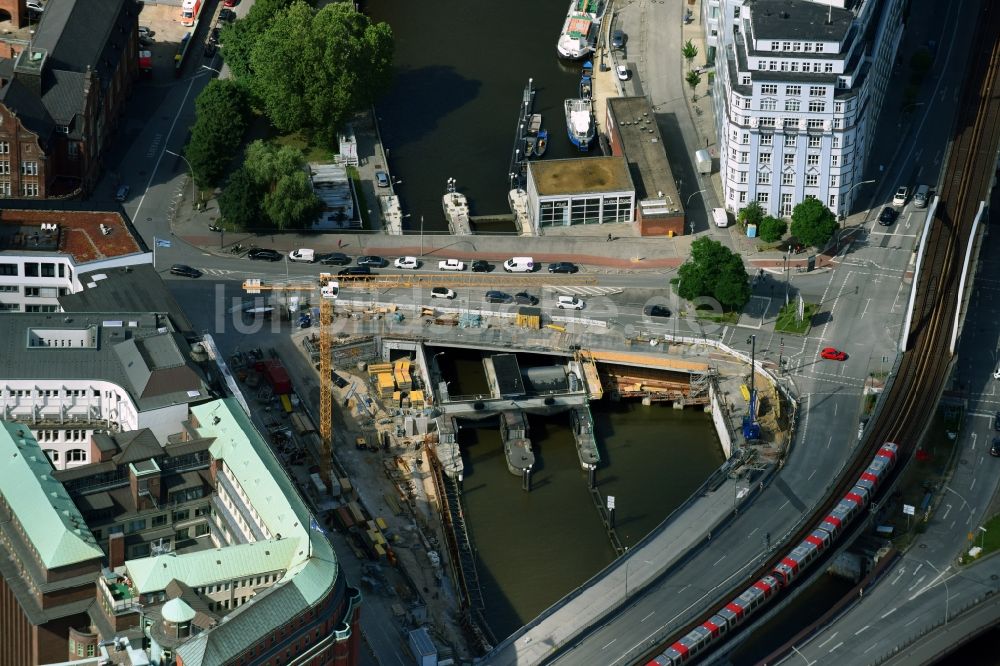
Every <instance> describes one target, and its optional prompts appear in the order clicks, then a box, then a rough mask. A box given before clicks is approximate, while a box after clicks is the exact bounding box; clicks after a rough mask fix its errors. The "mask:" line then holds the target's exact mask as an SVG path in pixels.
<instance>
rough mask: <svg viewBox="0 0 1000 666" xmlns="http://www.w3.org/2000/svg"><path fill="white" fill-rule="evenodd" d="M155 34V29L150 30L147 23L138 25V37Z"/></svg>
mask: <svg viewBox="0 0 1000 666" xmlns="http://www.w3.org/2000/svg"><path fill="white" fill-rule="evenodd" d="M155 34H156V31H155V30H150V29H149V26H148V25H140V26H139V36H140V37H152V36H153V35H155Z"/></svg>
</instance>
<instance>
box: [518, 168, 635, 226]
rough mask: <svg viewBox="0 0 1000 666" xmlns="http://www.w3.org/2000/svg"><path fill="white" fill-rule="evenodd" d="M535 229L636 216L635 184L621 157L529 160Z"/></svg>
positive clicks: (531, 216)
mask: <svg viewBox="0 0 1000 666" xmlns="http://www.w3.org/2000/svg"><path fill="white" fill-rule="evenodd" d="M527 191H528V216H529V219H530V221H531V227H532V231H533V232H534V233H535V234H536V235H540V234H542V233H544V230H545V229H546V228H548V227H568V226H575V225H590V224H606V223H612V222H616V223H621V222H632V221H633V219H634V212H635V186H634V185H633V184H632V178H631V176H630V175H629V169H628V166H627V165H626V163H625V159H624V158H622V157H620V156H619V157H614V156H613V157H591V158H583V159H567V160H544V161H533V162H529V163H528V186H527Z"/></svg>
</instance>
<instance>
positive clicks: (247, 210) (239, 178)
mask: <svg viewBox="0 0 1000 666" xmlns="http://www.w3.org/2000/svg"><path fill="white" fill-rule="evenodd" d="M260 204H261V192H260V188H259V187H258V186H257V184H256V183H255V182H254V181H253V178H251V177H250V174H249V173H247V170H246V169H243V168H240V169H237V170H236V171H234V172H233V173H232V175H231V176H229V180H228V181H227V182H226V187H225V188H223V190H222V194H220V195H219V212H220V213H221V214H222V218H223V220H225V222H226V226H227V227H229V228H235V229H257V228H260V227H261V226H264V225H265V224H266V223H265V221H264V220H263V219H262V218H261V215H260Z"/></svg>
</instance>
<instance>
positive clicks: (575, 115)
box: [565, 99, 594, 151]
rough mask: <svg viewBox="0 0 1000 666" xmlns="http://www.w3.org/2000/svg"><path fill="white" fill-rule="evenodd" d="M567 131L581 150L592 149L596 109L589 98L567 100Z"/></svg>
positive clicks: (570, 138) (571, 139)
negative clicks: (594, 109)
mask: <svg viewBox="0 0 1000 666" xmlns="http://www.w3.org/2000/svg"><path fill="white" fill-rule="evenodd" d="M565 105H566V133H567V135H568V136H569V140H570V141H572V142H573V145H574V146H576V147H577V148H579V149H580V150H581V151H587V150H590V143H591V142H592V141H593V140H594V111H593V103H592V102H591V101H590V100H589V99H568V100H566V104H565Z"/></svg>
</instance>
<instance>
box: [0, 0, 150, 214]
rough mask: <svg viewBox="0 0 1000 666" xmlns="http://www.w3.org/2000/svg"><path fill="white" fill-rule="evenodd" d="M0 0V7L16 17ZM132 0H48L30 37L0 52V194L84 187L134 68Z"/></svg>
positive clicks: (18, 12) (59, 192)
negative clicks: (8, 53)
mask: <svg viewBox="0 0 1000 666" xmlns="http://www.w3.org/2000/svg"><path fill="white" fill-rule="evenodd" d="M13 4H14V3H13V2H11V0H0V15H2V14H3V12H8V13H9V14H10V16H11V20H12V21H17V20H21V18H22V17H23V16H24V15H25V14H24V12H23V4H24V3H23V0H19V2H18V3H17V7H14V6H13ZM139 8H140V7H139V5H138V4H137V3H136V2H135V0H49V3H48V4H47V5H46V9H45V12H44V13H43V14H42V17H41V20H40V21H39V23H38V26H37V29H36V30H35V34H34V37H33V40H32V42H31V45H30V46H29V47H27V48H25V49H24V50H22V51H21V52H20V53H17V54H16V56H14V57H13V58H5V59H2V60H0V197H19V198H20V197H30V198H35V197H38V198H51V197H63V196H69V195H73V194H76V193H78V192H87V191H88V190H90V189H91V188H92V187H93V185H94V183H96V181H97V179H98V177H99V175H100V164H101V155H102V153H103V151H104V149H106V148H107V146H108V144H109V143H110V138H111V136H112V135H113V132H114V130H115V128H116V126H117V123H118V117H119V115H120V113H121V109H122V105H123V104H124V102H125V99H126V98H127V97H128V95H129V94H130V93H131V90H132V85H133V82H134V81H135V79H136V78H137V75H138V25H139V18H138V17H139Z"/></svg>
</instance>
